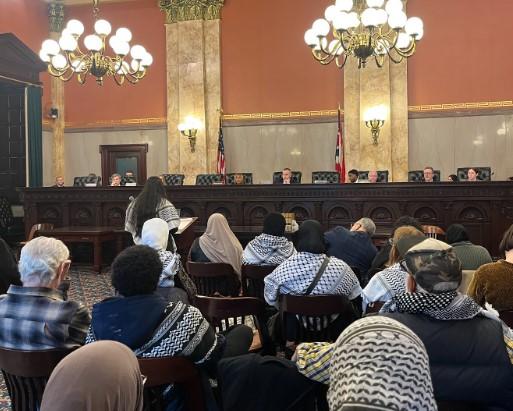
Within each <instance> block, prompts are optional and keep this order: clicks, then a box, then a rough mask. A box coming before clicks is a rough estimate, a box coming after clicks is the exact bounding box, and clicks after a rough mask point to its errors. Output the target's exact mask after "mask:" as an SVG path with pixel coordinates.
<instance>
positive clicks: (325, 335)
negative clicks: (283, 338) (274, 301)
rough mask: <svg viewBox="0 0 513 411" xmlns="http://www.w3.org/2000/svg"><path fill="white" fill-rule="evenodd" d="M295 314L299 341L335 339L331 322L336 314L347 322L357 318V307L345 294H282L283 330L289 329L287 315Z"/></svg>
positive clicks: (281, 314)
mask: <svg viewBox="0 0 513 411" xmlns="http://www.w3.org/2000/svg"><path fill="white" fill-rule="evenodd" d="M286 313H288V314H294V315H295V316H297V318H298V320H299V321H298V322H299V329H298V341H297V342H311V341H334V340H335V339H336V338H337V337H338V334H337V335H332V332H331V329H330V327H329V324H330V323H331V322H332V317H333V315H334V314H337V315H339V317H342V319H344V320H347V322H348V323H349V322H352V321H354V320H356V319H357V315H356V312H355V309H354V307H353V305H352V304H351V302H350V301H349V300H348V299H347V297H345V296H343V295H308V296H296V295H287V294H284V295H281V296H280V316H281V320H282V330H286V329H287V324H286V321H287V315H285V314H286Z"/></svg>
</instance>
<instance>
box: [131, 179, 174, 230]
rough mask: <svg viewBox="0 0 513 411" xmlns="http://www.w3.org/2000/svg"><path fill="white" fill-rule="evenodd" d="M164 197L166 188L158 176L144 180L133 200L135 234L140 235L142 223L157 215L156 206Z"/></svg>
mask: <svg viewBox="0 0 513 411" xmlns="http://www.w3.org/2000/svg"><path fill="white" fill-rule="evenodd" d="M165 198H166V189H165V188H164V184H162V180H161V179H160V178H159V177H150V178H148V180H146V184H144V188H143V189H142V191H141V194H139V195H138V196H137V198H136V199H135V202H134V210H133V213H134V215H135V234H136V235H137V236H138V237H140V236H141V231H142V227H143V225H144V223H145V222H146V221H147V220H149V219H150V218H155V217H156V216H157V208H158V206H159V204H160V203H161V201H162V200H163V199H165Z"/></svg>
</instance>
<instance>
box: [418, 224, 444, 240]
mask: <svg viewBox="0 0 513 411" xmlns="http://www.w3.org/2000/svg"><path fill="white" fill-rule="evenodd" d="M422 230H423V231H424V234H425V235H426V237H429V238H438V237H440V236H444V235H445V231H444V230H442V229H441V228H440V227H438V226H436V225H423V226H422Z"/></svg>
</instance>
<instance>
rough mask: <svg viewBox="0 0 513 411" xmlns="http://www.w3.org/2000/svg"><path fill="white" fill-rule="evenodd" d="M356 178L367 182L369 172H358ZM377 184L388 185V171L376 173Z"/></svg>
mask: <svg viewBox="0 0 513 411" xmlns="http://www.w3.org/2000/svg"><path fill="white" fill-rule="evenodd" d="M358 178H359V179H360V180H368V179H369V171H358ZM378 183H388V170H379V171H378Z"/></svg>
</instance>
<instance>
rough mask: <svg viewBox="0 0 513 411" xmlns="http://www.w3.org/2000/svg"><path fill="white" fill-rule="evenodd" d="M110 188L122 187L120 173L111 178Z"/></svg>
mask: <svg viewBox="0 0 513 411" xmlns="http://www.w3.org/2000/svg"><path fill="white" fill-rule="evenodd" d="M110 186H111V187H120V186H121V175H120V174H118V173H114V174H112V176H111V177H110Z"/></svg>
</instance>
